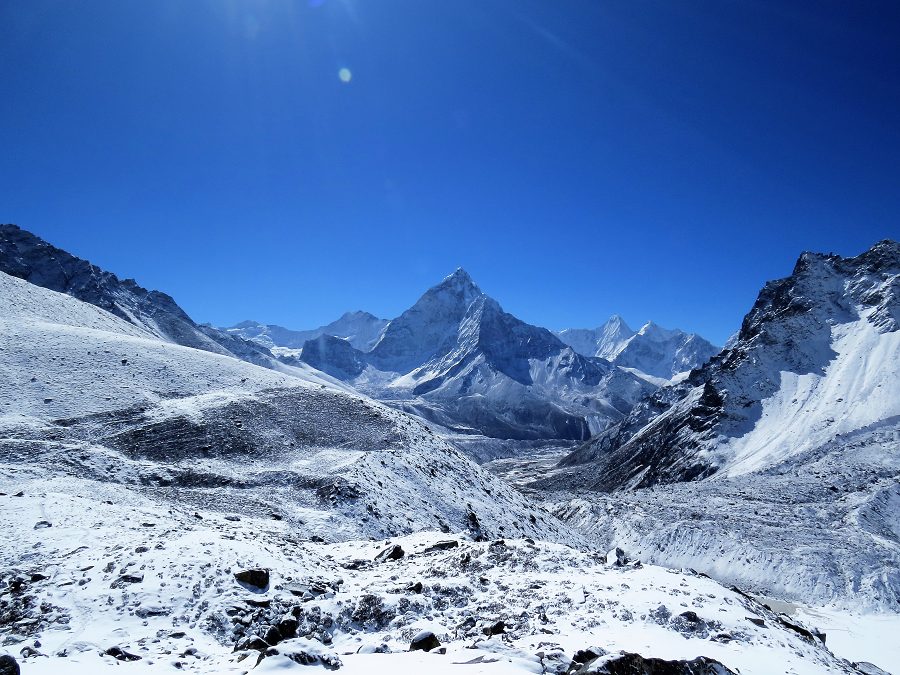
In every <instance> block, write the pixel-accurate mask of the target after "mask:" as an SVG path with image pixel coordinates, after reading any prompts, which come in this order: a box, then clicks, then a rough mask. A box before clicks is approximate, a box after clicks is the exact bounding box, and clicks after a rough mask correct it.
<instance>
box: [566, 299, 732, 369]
mask: <svg viewBox="0 0 900 675" xmlns="http://www.w3.org/2000/svg"><path fill="white" fill-rule="evenodd" d="M555 335H556V336H557V337H559V339H560V340H562V341H563V342H565V343H566V344H567V345H569V346H570V347H572V348H573V349H574V350H575V351H577V352H578V353H579V354H583V355H584V356H598V357H600V358H603V359H607V360H608V361H610V362H612V363H614V364H615V365H617V366H619V367H621V368H630V369H633V370H634V371H637V372H638V374H640V373H643V374H646V375H649V376H651V377H653V378H661V379H663V380H671V379H672V378H674V377H675V376H677V375H679V374H680V373H685V372H688V371H691V370H693V369H695V368H699V367H700V366H702V365H703V364H704V363H706V362H707V361H708V360H709V359H710V358H712V357H713V356H715V355H716V354H718V353H719V351H720V350H719V348H718V347H716V346H715V345H713V344H711V343H710V342H707V341H706V340H704V339H703V338H702V337H700V336H699V335H697V334H696V333H685V332H684V331H681V330H679V329H677V328H675V329H673V330H667V329H665V328H662V327H661V326H658V325H657V324H655V323H653V322H652V321H648V322H647V323H646V324H644V325H643V326H642V327H641V329H640V330H639V331H636V332H635V331H633V330H631V329H630V328H629V327H628V324H626V323H625V321H624V320H623V319H622V317H620V316H618V315H616V316H613V317H612V318H610V319H609V321H607V322H606V323H604V324H603V325H602V326H600V327H599V328H594V329H588V328H568V329H566V330H563V331H559V332H556V333H555Z"/></svg>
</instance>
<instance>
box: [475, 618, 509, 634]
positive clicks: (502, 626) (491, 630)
mask: <svg viewBox="0 0 900 675" xmlns="http://www.w3.org/2000/svg"><path fill="white" fill-rule="evenodd" d="M481 632H482V633H484V634H485V635H502V634H503V633H505V632H506V623H505V622H503V621H498V622H497V623H493V624H491V625H490V626H485V627H484V628H482V629H481Z"/></svg>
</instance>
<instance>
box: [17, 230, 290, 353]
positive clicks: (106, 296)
mask: <svg viewBox="0 0 900 675" xmlns="http://www.w3.org/2000/svg"><path fill="white" fill-rule="evenodd" d="M0 272H5V273H6V274H9V275H10V276H14V277H18V278H19V279H24V280H25V281H28V282H29V283H32V284H34V285H36V286H41V287H43V288H47V289H49V290H51V291H57V292H59V293H65V294H66V295H70V296H72V297H73V298H77V299H78V300H82V301H83V302H87V303H90V304H92V305H94V306H96V307H99V308H101V309H104V310H106V311H108V312H111V313H112V314H115V315H116V316H118V317H119V318H121V319H124V320H125V321H127V322H129V323H131V324H133V325H135V326H138V327H140V328H142V329H143V330H145V331H147V332H149V333H150V334H152V335H154V336H156V337H158V338H160V339H162V340H164V341H166V342H172V343H174V344H178V345H182V346H184V347H193V348H194V349H202V350H204V351H208V352H212V353H214V354H223V355H227V356H235V357H237V358H239V359H241V360H243V361H247V362H249V363H254V364H256V365H260V366H264V367H266V368H275V367H277V364H278V362H277V360H276V359H275V358H274V357H273V355H272V354H271V353H270V352H269V351H268V350H267V349H265V348H263V347H260V346H258V345H257V344H255V343H252V342H247V341H245V340H242V339H240V338H239V337H237V336H233V335H225V334H223V333H221V332H219V331H218V330H216V329H215V328H212V327H209V326H198V325H197V324H196V323H194V322H193V321H192V320H191V318H190V317H189V316H188V315H187V314H186V313H185V312H184V310H183V309H181V307H179V306H178V305H177V304H176V303H175V301H174V300H173V299H172V298H171V296H169V295H166V294H165V293H161V292H159V291H148V290H147V289H146V288H142V287H141V286H138V285H137V283H136V282H135V280H134V279H123V280H119V278H118V277H117V276H116V275H115V274H113V273H112V272H106V271H104V270H101V269H100V268H99V267H97V266H96V265H92V264H91V263H89V262H88V261H87V260H82V259H81V258H76V257H75V256H73V255H72V254H70V253H67V252H66V251H63V250H62V249H58V248H56V247H55V246H52V245H50V244H48V243H47V242H46V241H44V240H43V239H41V238H40V237H37V236H35V235H33V234H32V233H30V232H27V231H25V230H22V229H20V228H19V227H18V226H16V225H11V224H6V225H0Z"/></svg>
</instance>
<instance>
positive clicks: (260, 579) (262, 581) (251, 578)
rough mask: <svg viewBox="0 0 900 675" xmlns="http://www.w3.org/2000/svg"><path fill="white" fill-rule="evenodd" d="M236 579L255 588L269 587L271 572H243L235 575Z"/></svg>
mask: <svg viewBox="0 0 900 675" xmlns="http://www.w3.org/2000/svg"><path fill="white" fill-rule="evenodd" d="M234 578H235V579H237V580H238V581H240V582H241V583H244V584H247V585H249V586H253V587H255V588H267V587H268V586H269V570H241V571H240V572H235V573H234Z"/></svg>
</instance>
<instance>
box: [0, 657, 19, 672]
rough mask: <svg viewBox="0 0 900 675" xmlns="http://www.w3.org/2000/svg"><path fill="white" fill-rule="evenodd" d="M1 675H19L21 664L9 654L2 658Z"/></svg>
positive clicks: (0, 664)
mask: <svg viewBox="0 0 900 675" xmlns="http://www.w3.org/2000/svg"><path fill="white" fill-rule="evenodd" d="M0 675H19V664H18V663H17V662H16V660H15V659H14V658H13V657H11V656H9V655H8V654H4V655H3V656H0Z"/></svg>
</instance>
